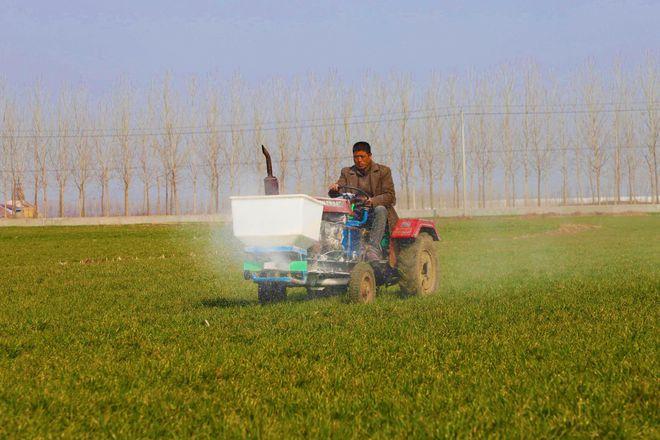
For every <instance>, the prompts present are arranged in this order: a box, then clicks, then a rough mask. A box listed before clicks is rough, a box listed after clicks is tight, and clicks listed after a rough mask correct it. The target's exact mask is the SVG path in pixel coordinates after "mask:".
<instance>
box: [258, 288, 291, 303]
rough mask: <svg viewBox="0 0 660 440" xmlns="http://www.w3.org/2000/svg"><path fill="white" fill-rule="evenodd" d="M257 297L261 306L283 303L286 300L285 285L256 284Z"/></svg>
mask: <svg viewBox="0 0 660 440" xmlns="http://www.w3.org/2000/svg"><path fill="white" fill-rule="evenodd" d="M257 286H258V287H257V297H258V298H259V302H260V303H261V304H268V303H272V302H279V301H284V300H285V299H286V285H285V284H282V283H259V284H257Z"/></svg>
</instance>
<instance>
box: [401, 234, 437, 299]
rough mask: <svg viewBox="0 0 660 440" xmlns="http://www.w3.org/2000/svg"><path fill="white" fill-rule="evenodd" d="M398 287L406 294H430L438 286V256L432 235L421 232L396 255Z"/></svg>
mask: <svg viewBox="0 0 660 440" xmlns="http://www.w3.org/2000/svg"><path fill="white" fill-rule="evenodd" d="M397 260H398V269H399V276H400V279H399V287H400V288H401V292H402V293H404V294H406V295H422V296H425V295H430V294H432V293H434V292H435V291H436V289H437V288H438V278H439V276H438V256H437V254H436V250H435V246H434V243H433V237H431V236H430V235H429V234H427V233H425V232H422V233H421V234H419V236H418V237H417V238H416V239H415V241H413V242H412V243H410V244H409V245H406V246H403V247H402V249H401V252H400V253H399V257H398V259H397Z"/></svg>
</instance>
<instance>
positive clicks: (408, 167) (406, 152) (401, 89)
mask: <svg viewBox="0 0 660 440" xmlns="http://www.w3.org/2000/svg"><path fill="white" fill-rule="evenodd" d="M396 84H397V85H396V87H397V95H398V98H399V109H400V111H401V115H400V118H399V123H400V125H399V128H400V136H401V138H400V139H401V146H400V149H399V161H398V165H399V174H400V175H401V179H402V180H403V192H404V194H405V197H406V207H407V208H409V207H410V201H411V198H410V189H411V188H410V185H411V174H412V170H413V165H414V160H413V157H414V150H413V148H412V145H411V140H410V139H411V138H410V132H409V131H410V128H409V126H408V122H409V119H410V110H411V106H412V94H413V90H412V82H411V80H410V78H409V77H406V76H401V77H399V78H397V81H396Z"/></svg>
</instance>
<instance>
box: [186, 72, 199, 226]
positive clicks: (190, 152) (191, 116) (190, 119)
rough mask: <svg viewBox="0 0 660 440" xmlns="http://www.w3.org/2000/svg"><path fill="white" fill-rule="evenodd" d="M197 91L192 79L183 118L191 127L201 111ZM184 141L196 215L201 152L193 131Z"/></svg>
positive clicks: (195, 122)
mask: <svg viewBox="0 0 660 440" xmlns="http://www.w3.org/2000/svg"><path fill="white" fill-rule="evenodd" d="M197 89H198V85H197V80H196V78H194V77H193V78H192V79H191V81H190V83H189V85H188V105H187V111H186V114H185V116H184V120H185V121H187V123H188V124H189V125H190V126H191V127H197V125H198V123H197V120H198V114H199V112H200V110H201V109H200V108H199V107H198V101H197V99H198V98H197V95H198V90H197ZM184 140H185V142H184V145H185V147H186V148H185V153H184V154H185V158H184V161H185V162H184V163H185V164H186V165H187V168H188V172H189V174H190V183H191V187H192V188H191V189H192V212H193V214H197V191H198V190H197V188H198V185H199V177H200V175H199V174H200V173H199V169H200V161H201V158H202V155H203V152H202V149H201V148H200V145H199V141H198V136H197V134H196V133H195V130H191V131H190V133H188V134H187V136H185V137H184Z"/></svg>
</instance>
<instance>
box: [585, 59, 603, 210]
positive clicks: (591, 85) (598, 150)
mask: <svg viewBox="0 0 660 440" xmlns="http://www.w3.org/2000/svg"><path fill="white" fill-rule="evenodd" d="M602 97H603V91H602V86H601V84H600V80H599V79H598V75H597V74H596V72H595V71H594V67H593V64H589V65H588V66H587V69H586V71H585V74H584V78H583V86H582V99H583V102H584V105H585V108H586V110H585V113H584V114H583V117H582V119H581V124H580V130H581V135H582V139H583V141H584V143H585V144H586V146H587V148H588V151H589V182H590V185H591V187H592V201H595V202H596V203H598V204H600V202H601V175H602V171H603V166H604V165H605V159H606V151H605V148H604V145H603V144H604V138H605V117H604V113H603V108H602V105H603V104H602V103H603V98H602Z"/></svg>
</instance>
